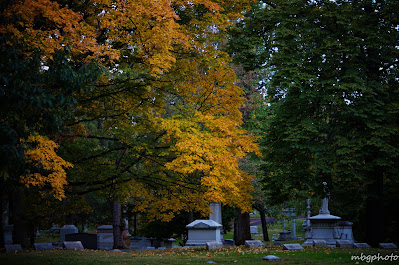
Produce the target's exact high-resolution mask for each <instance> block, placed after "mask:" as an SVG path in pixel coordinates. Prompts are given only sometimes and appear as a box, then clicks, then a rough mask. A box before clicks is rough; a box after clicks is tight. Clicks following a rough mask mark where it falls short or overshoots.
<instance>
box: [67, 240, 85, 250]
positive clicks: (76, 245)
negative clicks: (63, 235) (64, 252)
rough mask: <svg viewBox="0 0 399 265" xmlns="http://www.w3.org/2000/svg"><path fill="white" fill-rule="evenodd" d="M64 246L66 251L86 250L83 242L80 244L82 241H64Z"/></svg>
mask: <svg viewBox="0 0 399 265" xmlns="http://www.w3.org/2000/svg"><path fill="white" fill-rule="evenodd" d="M64 246H65V248H66V249H71V250H83V249H84V247H83V245H82V242H80V241H64Z"/></svg>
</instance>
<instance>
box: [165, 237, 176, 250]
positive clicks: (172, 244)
mask: <svg viewBox="0 0 399 265" xmlns="http://www.w3.org/2000/svg"><path fill="white" fill-rule="evenodd" d="M163 244H164V246H165V247H166V248H174V247H175V244H176V239H174V238H169V239H167V240H165V241H164V242H163Z"/></svg>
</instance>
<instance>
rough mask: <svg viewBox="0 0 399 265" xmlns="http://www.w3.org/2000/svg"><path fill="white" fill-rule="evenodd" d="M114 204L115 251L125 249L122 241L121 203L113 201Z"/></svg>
mask: <svg viewBox="0 0 399 265" xmlns="http://www.w3.org/2000/svg"><path fill="white" fill-rule="evenodd" d="M111 204H112V207H111V209H112V228H113V235H114V246H113V248H114V249H120V248H124V244H123V239H122V228H123V227H122V207H121V204H120V203H119V201H117V200H116V201H113V202H111Z"/></svg>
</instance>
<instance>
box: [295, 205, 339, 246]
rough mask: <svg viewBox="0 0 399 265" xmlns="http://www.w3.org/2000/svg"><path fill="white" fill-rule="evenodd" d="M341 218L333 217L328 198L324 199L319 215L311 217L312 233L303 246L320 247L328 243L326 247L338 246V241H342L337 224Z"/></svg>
mask: <svg viewBox="0 0 399 265" xmlns="http://www.w3.org/2000/svg"><path fill="white" fill-rule="evenodd" d="M340 219H341V217H338V216H335V215H331V214H330V211H329V210H328V198H324V199H323V201H322V206H321V209H320V211H319V214H318V215H316V216H312V217H309V220H310V223H311V229H310V233H309V234H308V235H307V239H306V241H305V243H303V244H302V246H314V245H315V241H317V242H316V243H317V244H316V245H318V246H320V245H322V244H323V243H322V242H321V241H326V246H330V247H334V246H336V241H337V239H340V237H339V235H338V231H337V229H336V226H337V222H338V220H340Z"/></svg>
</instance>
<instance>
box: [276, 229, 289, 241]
mask: <svg viewBox="0 0 399 265" xmlns="http://www.w3.org/2000/svg"><path fill="white" fill-rule="evenodd" d="M287 240H292V238H291V232H290V231H282V232H280V236H279V238H278V239H277V241H287Z"/></svg>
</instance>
